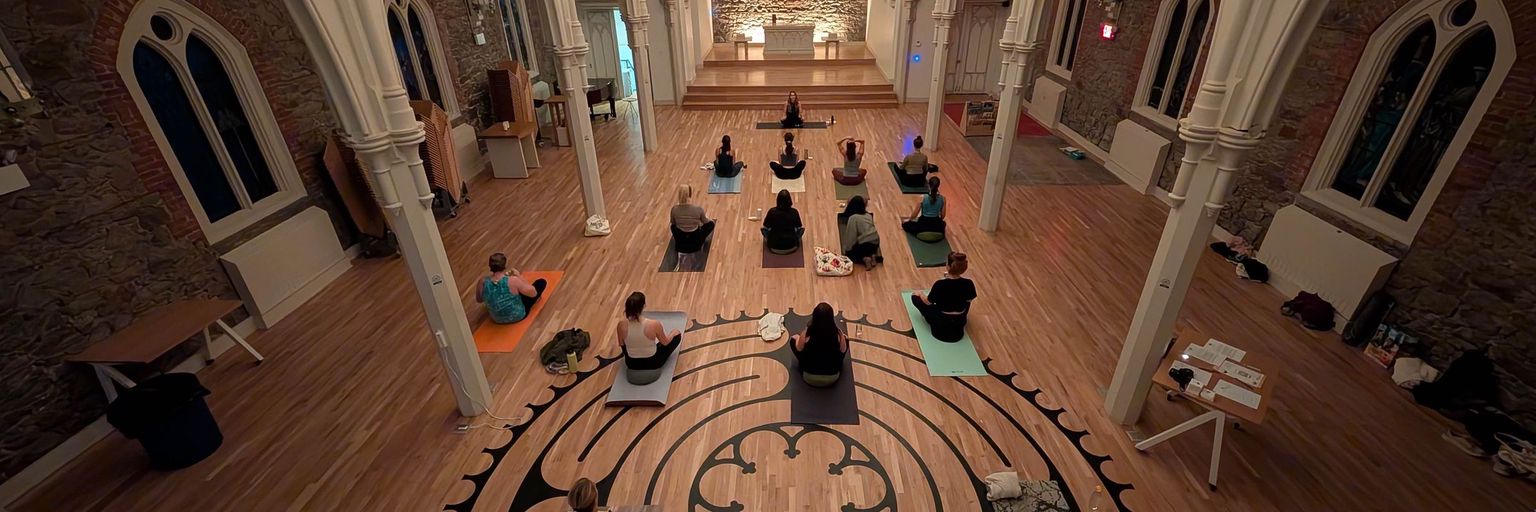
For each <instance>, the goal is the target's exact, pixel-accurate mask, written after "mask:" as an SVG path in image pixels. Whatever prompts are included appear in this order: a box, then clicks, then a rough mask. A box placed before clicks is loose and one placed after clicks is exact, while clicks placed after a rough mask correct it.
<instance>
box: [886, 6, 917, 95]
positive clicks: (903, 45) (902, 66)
mask: <svg viewBox="0 0 1536 512" xmlns="http://www.w3.org/2000/svg"><path fill="white" fill-rule="evenodd" d="M899 9H900V11H899V12H898V13H897V16H896V19H897V21H896V41H895V43H894V44H895V45H896V47H895V48H893V49H892V51H894V52H896V101H897V102H900V103H906V102H907V74H908V73H907V69H908V68H909V67H910V66H911V63H912V55H911V51H912V22H913V21H915V20H914V19H913V15H912V12H913V11H915V10H917V2H916V1H914V0H901V7H899Z"/></svg>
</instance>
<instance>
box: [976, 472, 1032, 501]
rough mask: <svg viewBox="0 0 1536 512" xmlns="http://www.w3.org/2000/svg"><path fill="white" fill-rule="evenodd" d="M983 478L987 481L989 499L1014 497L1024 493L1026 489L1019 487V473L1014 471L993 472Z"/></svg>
mask: <svg viewBox="0 0 1536 512" xmlns="http://www.w3.org/2000/svg"><path fill="white" fill-rule="evenodd" d="M983 480H984V481H986V483H987V499H988V500H992V501H997V500H1006V499H1012V498H1017V497H1019V496H1020V495H1022V494H1023V493H1024V490H1023V489H1022V488H1020V487H1019V474H1018V473H1015V472H1012V471H1005V472H1002V473H992V474H990V475H987V477H986V478H984V479H983Z"/></svg>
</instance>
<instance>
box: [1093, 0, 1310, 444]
mask: <svg viewBox="0 0 1536 512" xmlns="http://www.w3.org/2000/svg"><path fill="white" fill-rule="evenodd" d="M1325 4H1326V2H1319V1H1316V0H1299V1H1294V2H1260V1H1257V0H1225V1H1224V2H1223V3H1222V6H1221V9H1220V10H1219V11H1217V19H1216V29H1215V32H1214V34H1213V37H1212V40H1213V42H1212V44H1211V46H1210V48H1211V51H1210V54H1209V56H1208V57H1207V58H1206V64H1205V73H1204V77H1203V81H1202V82H1201V84H1200V90H1199V92H1198V93H1196V95H1195V103H1194V106H1193V107H1191V108H1190V112H1189V114H1188V115H1187V116H1185V117H1184V119H1181V120H1180V121H1179V138H1180V139H1182V140H1183V141H1184V143H1185V152H1184V156H1183V157H1182V158H1181V160H1180V165H1179V174H1178V176H1177V178H1175V180H1174V184H1173V190H1171V191H1169V194H1168V197H1169V200H1170V202H1171V203H1172V209H1171V210H1170V211H1169V213H1168V221H1167V223H1166V224H1165V225H1164V227H1163V235H1162V239H1161V240H1159V242H1158V246H1157V255H1156V256H1154V257H1153V259H1152V268H1151V270H1150V271H1149V272H1148V273H1147V280H1146V282H1145V283H1144V284H1143V285H1142V293H1141V300H1140V302H1139V303H1138V304H1137V306H1136V314H1135V316H1134V317H1133V318H1132V320H1131V327H1130V330H1129V332H1128V333H1127V334H1126V337H1125V345H1124V347H1123V348H1121V352H1120V359H1119V361H1118V362H1117V363H1116V365H1115V376H1114V380H1113V381H1112V382H1111V383H1110V386H1109V389H1108V390H1107V392H1106V394H1105V398H1104V407H1105V410H1106V412H1108V413H1109V416H1110V418H1111V419H1114V420H1115V421H1117V422H1119V423H1121V424H1124V425H1129V424H1132V423H1135V422H1136V420H1137V419H1138V418H1140V415H1141V410H1142V407H1143V406H1144V405H1145V403H1146V398H1147V392H1148V391H1149V390H1150V388H1151V385H1152V377H1153V372H1155V371H1157V368H1158V365H1159V362H1160V360H1161V359H1162V355H1163V351H1164V350H1166V349H1167V346H1168V342H1169V339H1170V338H1171V337H1172V335H1173V326H1174V323H1175V322H1176V321H1177V320H1178V316H1179V312H1180V310H1181V309H1182V308H1183V305H1184V298H1185V296H1186V295H1187V294H1188V292H1189V286H1190V283H1191V281H1192V280H1193V277H1194V274H1195V270H1196V269H1197V268H1198V266H1199V262H1200V256H1201V255H1202V254H1203V251H1204V249H1205V246H1206V244H1207V243H1208V241H1209V239H1210V236H1211V229H1212V227H1214V226H1215V224H1216V218H1217V216H1218V215H1219V214H1220V213H1221V210H1222V209H1223V208H1225V206H1226V199H1227V197H1228V195H1230V194H1231V192H1232V187H1233V185H1234V184H1235V180H1234V176H1235V175H1236V172H1237V169H1238V168H1239V167H1240V166H1241V165H1242V163H1243V160H1244V158H1246V157H1247V155H1248V153H1249V152H1250V151H1251V150H1252V149H1253V147H1254V146H1256V145H1257V144H1258V141H1259V139H1260V138H1262V137H1263V135H1264V129H1265V127H1266V126H1267V124H1268V121H1269V118H1270V117H1271V116H1272V115H1273V113H1274V109H1275V105H1277V104H1278V102H1279V97H1280V95H1281V92H1282V89H1283V86H1284V84H1285V82H1286V79H1287V77H1288V76H1289V74H1290V70H1291V69H1292V68H1293V67H1294V66H1295V61H1296V59H1297V58H1298V56H1299V55H1300V52H1299V51H1298V50H1299V49H1300V48H1301V47H1303V46H1304V45H1305V43H1306V40H1307V38H1308V37H1309V36H1310V33H1311V30H1312V28H1313V27H1314V26H1315V25H1316V22H1317V19H1318V17H1319V16H1320V14H1321V11H1322V8H1323V7H1324V6H1325ZM1250 13H1252V14H1250ZM1190 198H1194V199H1195V201H1189V199H1190ZM1202 198H1203V201H1202V200H1201V199H1202ZM1196 341H1203V340H1196Z"/></svg>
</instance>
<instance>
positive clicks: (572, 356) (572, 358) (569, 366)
mask: <svg viewBox="0 0 1536 512" xmlns="http://www.w3.org/2000/svg"><path fill="white" fill-rule="evenodd" d="M580 362H581V358H580V357H577V356H576V352H575V351H571V352H566V353H565V371H567V372H570V373H576V365H577V364H578V363H580Z"/></svg>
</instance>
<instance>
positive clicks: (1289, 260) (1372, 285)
mask: <svg viewBox="0 0 1536 512" xmlns="http://www.w3.org/2000/svg"><path fill="white" fill-rule="evenodd" d="M1259 261H1262V262H1264V264H1265V265H1268V266H1269V274H1270V284H1272V285H1274V287H1275V288H1277V289H1279V290H1280V292H1281V293H1284V294H1285V296H1286V297H1292V296H1295V295H1296V292H1298V291H1303V290H1304V291H1308V292H1312V293H1315V294H1318V295H1319V296H1322V298H1323V299H1326V300H1327V301H1328V302H1329V303H1331V304H1333V307H1334V309H1335V310H1337V311H1338V316H1339V317H1340V318H1341V319H1343V320H1349V319H1351V318H1353V317H1354V316H1355V312H1356V310H1358V309H1359V308H1360V305H1361V303H1363V302H1365V299H1366V297H1369V296H1370V295H1371V293H1373V292H1375V291H1376V290H1378V289H1380V288H1381V286H1382V284H1384V283H1386V281H1387V276H1388V275H1389V274H1391V273H1392V269H1393V268H1394V267H1396V266H1397V258H1394V257H1392V256H1391V255H1389V254H1387V253H1385V252H1382V251H1381V250H1379V249H1377V248H1376V247H1374V246H1372V245H1371V244H1369V243H1366V242H1365V241H1363V240H1360V239H1358V238H1355V237H1354V236H1353V235H1350V234H1349V233H1345V232H1344V231H1342V230H1340V229H1338V228H1335V227H1333V225H1332V224H1329V223H1327V222H1326V221H1324V220H1323V219H1319V218H1317V217H1316V216H1314V215H1312V214H1310V213H1307V212H1306V211H1305V210H1302V209H1301V207H1298V206H1296V205H1294V204H1293V205H1290V206H1287V207H1285V208H1281V209H1280V211H1279V212H1277V213H1276V214H1275V220H1274V222H1272V223H1270V225H1269V231H1268V232H1267V233H1266V234H1265V235H1264V244H1263V246H1261V247H1260V248H1259ZM1343 327H1344V322H1342V321H1341V322H1338V327H1337V328H1338V329H1342V328H1343Z"/></svg>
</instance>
